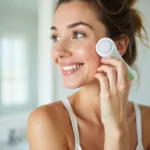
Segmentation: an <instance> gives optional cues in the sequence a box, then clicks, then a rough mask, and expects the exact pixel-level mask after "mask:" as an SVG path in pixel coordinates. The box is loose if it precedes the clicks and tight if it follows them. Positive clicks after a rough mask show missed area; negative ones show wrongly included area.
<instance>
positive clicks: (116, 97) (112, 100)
mask: <svg viewBox="0 0 150 150" xmlns="http://www.w3.org/2000/svg"><path fill="white" fill-rule="evenodd" d="M102 63H103V65H102V66H100V67H99V68H98V69H97V71H98V73H97V74H96V75H95V77H96V78H97V79H98V80H99V82H100V107H101V109H100V110H101V120H102V123H103V125H104V128H107V129H108V130H109V131H111V133H110V134H112V131H113V129H116V130H117V129H121V130H122V128H123V127H124V126H126V125H127V121H126V103H127V100H128V93H129V89H130V84H131V81H130V79H129V77H128V71H127V68H126V65H125V63H124V62H123V61H122V60H118V59H116V58H110V57H109V58H102ZM107 129H106V130H107Z"/></svg>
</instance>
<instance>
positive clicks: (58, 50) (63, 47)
mask: <svg viewBox="0 0 150 150" xmlns="http://www.w3.org/2000/svg"><path fill="white" fill-rule="evenodd" d="M53 52H54V55H55V56H56V57H57V58H65V57H69V56H71V55H72V53H71V51H70V49H69V45H68V43H67V42H65V41H63V40H62V41H59V42H57V43H56V45H55V46H54V48H53Z"/></svg>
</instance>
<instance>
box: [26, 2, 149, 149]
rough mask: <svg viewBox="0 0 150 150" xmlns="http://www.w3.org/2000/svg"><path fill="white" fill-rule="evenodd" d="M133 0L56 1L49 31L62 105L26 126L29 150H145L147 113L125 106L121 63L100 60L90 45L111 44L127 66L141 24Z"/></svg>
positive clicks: (38, 113) (35, 115) (126, 83)
mask: <svg viewBox="0 0 150 150" xmlns="http://www.w3.org/2000/svg"><path fill="white" fill-rule="evenodd" d="M133 3H134V0H120V1H119V0H109V1H102V0H59V2H58V3H57V7H56V10H55V15H54V22H53V26H52V27H51V30H52V40H53V44H54V46H53V51H52V58H53V60H54V63H55V64H56V66H57V67H58V69H59V70H60V72H61V73H62V78H63V82H64V85H65V87H67V88H70V89H75V88H79V91H78V92H76V93H75V94H73V95H71V96H69V97H68V98H66V99H63V100H60V101H57V102H54V103H52V104H49V105H45V106H41V107H39V108H37V109H36V110H34V111H33V112H32V113H31V115H30V117H29V120H28V137H29V143H30V150H103V149H104V150H144V149H148V148H150V129H149V126H150V117H149V114H150V109H149V108H148V107H144V106H138V105H137V104H133V103H131V102H129V101H128V94H129V89H130V84H131V81H130V79H129V77H128V73H127V69H126V66H125V64H124V62H122V61H120V60H118V59H115V58H101V57H100V56H98V55H97V54H96V51H95V45H96V43H97V41H98V40H99V39H101V38H103V37H109V38H111V39H113V40H114V42H115V44H116V46H117V49H118V51H119V53H120V54H121V55H122V56H123V58H124V59H125V61H126V62H127V63H128V64H129V65H133V63H134V61H135V59H136V52H137V49H136V42H135V35H138V36H139V37H142V34H141V30H142V29H143V26H142V21H141V18H140V16H139V14H138V13H137V11H136V10H135V9H133V8H132V6H133Z"/></svg>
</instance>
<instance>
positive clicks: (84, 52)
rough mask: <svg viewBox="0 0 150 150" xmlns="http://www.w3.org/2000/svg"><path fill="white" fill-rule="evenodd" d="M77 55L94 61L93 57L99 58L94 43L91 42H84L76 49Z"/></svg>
mask: <svg viewBox="0 0 150 150" xmlns="http://www.w3.org/2000/svg"><path fill="white" fill-rule="evenodd" d="M78 55H80V56H81V58H82V59H83V60H85V61H95V59H99V58H98V55H97V53H96V50H95V44H94V43H91V42H87V43H85V44H84V45H83V46H82V48H80V50H79V51H78Z"/></svg>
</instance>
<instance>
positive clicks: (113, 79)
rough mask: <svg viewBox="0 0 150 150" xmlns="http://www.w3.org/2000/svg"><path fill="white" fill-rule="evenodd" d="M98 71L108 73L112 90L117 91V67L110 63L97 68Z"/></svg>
mask: <svg viewBox="0 0 150 150" xmlns="http://www.w3.org/2000/svg"><path fill="white" fill-rule="evenodd" d="M97 71H99V72H104V73H105V74H106V75H107V78H108V82H109V88H110V91H111V92H116V88H117V87H116V82H117V73H116V69H115V67H113V66H110V65H102V66H101V67H100V68H98V69H97Z"/></svg>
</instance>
